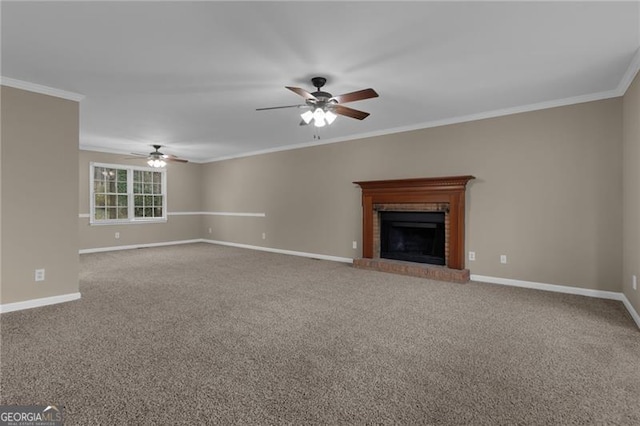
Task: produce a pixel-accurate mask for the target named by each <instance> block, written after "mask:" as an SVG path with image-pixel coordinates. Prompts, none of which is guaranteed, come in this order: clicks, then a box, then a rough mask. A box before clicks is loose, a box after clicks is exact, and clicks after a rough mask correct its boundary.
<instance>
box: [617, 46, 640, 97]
mask: <svg viewBox="0 0 640 426" xmlns="http://www.w3.org/2000/svg"><path fill="white" fill-rule="evenodd" d="M638 71H640V49H638V50H636V53H635V55H633V59H632V60H631V63H630V64H629V67H628V68H627V71H626V72H625V73H624V75H623V76H622V79H621V80H620V83H619V84H618V87H617V89H616V92H618V96H624V94H625V93H627V89H628V88H629V86H631V83H633V79H634V78H635V77H636V75H637V74H638Z"/></svg>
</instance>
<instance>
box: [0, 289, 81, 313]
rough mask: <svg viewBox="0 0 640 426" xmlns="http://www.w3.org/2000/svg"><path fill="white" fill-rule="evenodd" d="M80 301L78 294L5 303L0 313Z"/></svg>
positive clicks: (0, 307)
mask: <svg viewBox="0 0 640 426" xmlns="http://www.w3.org/2000/svg"><path fill="white" fill-rule="evenodd" d="M78 299H80V293H69V294H61V295H59V296H51V297H42V298H40V299H31V300H25V301H22V302H14V303H5V304H3V305H0V313H2V314H4V313H6V312H13V311H22V310H24V309H31V308H39V307H41V306H47V305H55V304H57V303H63V302H71V301H72V300H78Z"/></svg>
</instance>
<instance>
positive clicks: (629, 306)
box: [622, 293, 640, 328]
mask: <svg viewBox="0 0 640 426" xmlns="http://www.w3.org/2000/svg"><path fill="white" fill-rule="evenodd" d="M622 303H624V307H625V308H627V311H629V314H631V318H633V320H634V321H635V322H636V325H637V326H638V328H640V315H638V312H636V310H635V309H633V305H632V304H631V302H629V299H627V295H626V294H624V293H623V294H622Z"/></svg>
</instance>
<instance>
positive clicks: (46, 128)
mask: <svg viewBox="0 0 640 426" xmlns="http://www.w3.org/2000/svg"><path fill="white" fill-rule="evenodd" d="M0 90H1V92H0V96H1V98H2V111H1V122H2V128H1V143H2V157H1V162H2V165H1V167H0V174H1V179H0V185H1V187H2V189H1V196H2V205H1V207H2V214H1V220H2V240H1V245H2V250H1V254H2V271H1V276H2V288H1V292H0V303H1V304H6V303H12V302H19V301H25V300H30V299H37V298H42V297H49V296H57V295H63V294H70V293H76V292H78V234H77V217H78V212H77V208H76V206H77V205H78V162H77V160H76V159H77V155H78V103H77V102H74V101H69V100H64V99H60V98H55V97H52V96H47V95H41V94H36V93H32V92H28V91H23V90H19V89H14V88H10V87H5V86H2V87H1V89H0ZM39 268H44V269H45V278H46V279H45V281H43V282H35V280H34V273H35V270H36V269H39Z"/></svg>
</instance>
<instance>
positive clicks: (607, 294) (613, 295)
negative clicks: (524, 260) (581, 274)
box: [471, 274, 640, 328]
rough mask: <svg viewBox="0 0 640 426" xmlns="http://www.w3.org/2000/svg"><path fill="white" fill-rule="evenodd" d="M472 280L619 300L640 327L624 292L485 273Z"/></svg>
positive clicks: (634, 311)
mask: <svg viewBox="0 0 640 426" xmlns="http://www.w3.org/2000/svg"><path fill="white" fill-rule="evenodd" d="M471 281H478V282H483V283H489V284H500V285H508V286H511V287H522V288H530V289H534V290H544V291H553V292H556V293H567V294H577V295H580V296H587V297H596V298H599V299H609V300H619V301H620V302H622V303H623V304H624V306H625V308H627V310H628V311H629V314H631V317H632V318H633V320H634V321H635V323H636V325H637V326H638V328H640V315H638V313H637V312H636V310H635V309H634V308H633V305H631V302H629V299H627V296H625V294H624V293H620V292H615V291H605V290H591V289H588V288H580V287H570V286H565V285H556V284H545V283H537V282H533V281H523V280H514V279H510V278H498V277H488V276H485V275H475V274H471Z"/></svg>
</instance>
